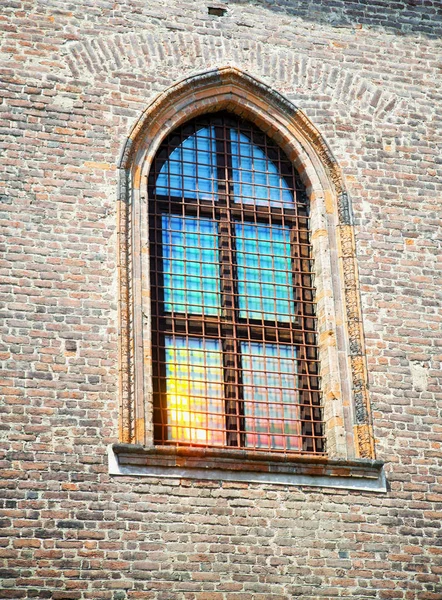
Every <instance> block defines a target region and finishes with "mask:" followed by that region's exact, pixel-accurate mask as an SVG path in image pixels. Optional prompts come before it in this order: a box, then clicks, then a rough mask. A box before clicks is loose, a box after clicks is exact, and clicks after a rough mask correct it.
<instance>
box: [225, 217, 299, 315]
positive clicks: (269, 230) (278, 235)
mask: <svg viewBox="0 0 442 600" xmlns="http://www.w3.org/2000/svg"><path fill="white" fill-rule="evenodd" d="M235 234H236V250H237V252H236V260H237V265H238V293H239V299H238V302H239V309H240V316H241V318H248V319H259V320H262V319H264V320H271V321H291V320H292V319H293V316H294V310H295V304H294V297H293V282H292V266H291V257H290V229H289V228H288V227H283V226H279V225H252V224H246V223H244V224H239V223H237V224H236V225H235Z"/></svg>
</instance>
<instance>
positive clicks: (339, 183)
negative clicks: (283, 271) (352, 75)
mask: <svg viewBox="0 0 442 600" xmlns="http://www.w3.org/2000/svg"><path fill="white" fill-rule="evenodd" d="M220 111H227V112H229V113H232V114H233V115H236V116H237V117H239V118H244V119H247V120H248V121H250V122H252V123H253V124H254V125H255V126H256V127H258V128H259V129H260V130H261V131H262V132H264V133H265V134H266V135H267V136H269V138H271V139H272V140H274V141H275V142H276V143H277V144H278V146H279V147H280V148H281V149H282V150H283V151H284V153H285V155H286V156H287V157H288V158H289V159H290V161H291V162H292V164H293V165H294V167H295V168H296V170H297V172H298V173H299V176H300V177H301V179H302V180H303V183H304V185H305V188H306V191H307V193H308V196H309V198H310V203H311V234H312V235H311V239H312V246H313V254H314V260H315V284H316V289H317V315H318V338H319V355H320V364H321V376H322V386H323V403H324V420H325V429H326V437H327V449H328V455H329V457H331V458H341V459H351V458H358V457H360V458H374V443H373V434H372V426H371V416H370V405H369V398H368V390H367V373H366V365H365V357H364V342H363V329H362V317H361V308H360V300H359V289H358V278H357V264H356V255H355V242H354V232H353V222H352V214H351V208H350V204H349V199H348V195H347V193H346V191H345V188H344V184H343V180H342V176H341V172H340V169H339V167H338V164H337V162H336V160H335V159H334V157H333V155H332V153H331V151H330V149H329V147H328V146H327V144H326V142H325V141H324V139H323V138H322V136H321V134H320V133H319V132H318V130H317V129H316V128H315V127H314V126H313V125H312V123H311V122H310V121H309V119H308V118H307V117H306V116H305V114H304V113H303V112H302V111H301V110H300V109H298V108H297V107H296V106H294V105H293V104H292V103H291V102H290V101H289V100H287V99H286V98H284V97H283V96H282V95H280V94H279V93H278V92H276V91H274V90H272V89H271V88H270V87H268V86H267V85H266V84H264V83H263V82H261V81H258V80H257V79H255V78H254V77H252V76H251V75H249V74H247V73H244V72H241V71H240V70H239V69H237V68H234V67H231V66H225V67H220V68H216V69H213V70H210V71H206V72H204V73H199V74H195V75H191V76H189V77H186V78H185V79H183V80H181V81H179V82H177V83H176V84H174V85H172V86H171V87H169V88H168V89H166V90H165V91H164V92H162V93H161V94H160V95H159V96H157V97H156V98H155V99H154V101H153V102H152V103H151V104H150V105H149V106H148V107H147V108H146V110H145V111H144V113H143V114H142V115H141V117H140V119H139V120H138V122H137V123H136V124H135V126H134V128H133V129H132V131H131V133H130V136H129V137H128V139H127V141H126V143H125V145H124V149H123V152H122V156H121V159H120V192H119V202H118V207H119V212H118V218H119V223H118V258H119V282H120V296H119V319H120V329H119V333H120V348H121V357H120V401H121V411H120V412H121V430H120V440H121V441H122V442H124V443H130V444H141V445H143V446H151V445H153V426H152V411H153V409H152V371H151V362H152V361H151V357H152V349H151V347H150V328H151V314H150V300H149V298H150V281H149V237H148V210H147V178H148V175H149V170H150V168H151V164H152V161H153V159H154V157H155V155H156V153H157V151H158V149H159V147H160V145H161V143H162V142H163V140H164V139H165V138H166V136H167V135H168V134H169V133H170V132H171V131H173V130H175V129H176V128H178V127H180V126H181V125H183V124H184V123H185V122H187V121H189V120H191V119H194V118H196V117H198V116H200V115H205V114H209V113H216V112H220Z"/></svg>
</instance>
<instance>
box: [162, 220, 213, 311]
mask: <svg viewBox="0 0 442 600" xmlns="http://www.w3.org/2000/svg"><path fill="white" fill-rule="evenodd" d="M162 226H163V232H162V237H163V273H164V308H165V311H166V312H177V313H187V314H206V315H216V314H218V312H219V306H220V295H219V260H218V231H217V224H216V222H215V221H212V220H210V219H194V218H192V217H178V216H174V215H163V217H162Z"/></svg>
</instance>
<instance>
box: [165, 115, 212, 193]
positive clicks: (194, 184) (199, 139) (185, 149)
mask: <svg viewBox="0 0 442 600" xmlns="http://www.w3.org/2000/svg"><path fill="white" fill-rule="evenodd" d="M216 192H217V179H216V146H215V135H214V128H213V127H205V128H203V129H200V130H199V131H197V132H196V133H194V134H193V135H191V136H189V137H188V138H187V139H185V140H184V142H182V144H180V145H179V146H178V147H177V148H175V150H174V151H173V152H172V153H171V155H170V156H169V159H168V160H167V161H166V162H165V163H164V165H163V167H162V168H161V171H160V173H159V175H158V177H157V181H156V193H157V194H158V195H164V196H176V197H178V198H193V199H196V198H198V199H200V200H204V199H207V200H213V199H214V195H215V194H216Z"/></svg>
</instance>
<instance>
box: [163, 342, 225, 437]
mask: <svg viewBox="0 0 442 600" xmlns="http://www.w3.org/2000/svg"><path fill="white" fill-rule="evenodd" d="M165 346H166V393H167V424H168V439H169V440H170V441H177V442H178V441H180V442H192V443H197V444H215V445H223V444H225V434H224V429H225V422H224V412H225V411H224V400H223V395H224V385H223V370H222V362H223V359H222V352H221V344H220V342H219V341H218V340H208V339H204V340H203V339H198V338H184V337H176V336H172V335H166V338H165Z"/></svg>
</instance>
